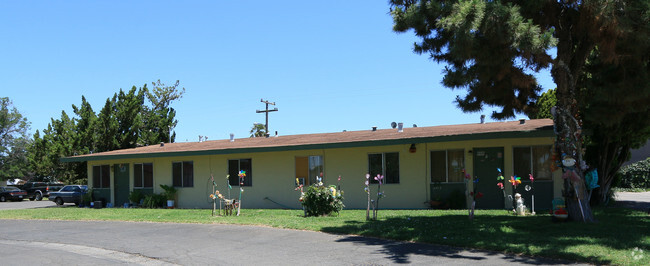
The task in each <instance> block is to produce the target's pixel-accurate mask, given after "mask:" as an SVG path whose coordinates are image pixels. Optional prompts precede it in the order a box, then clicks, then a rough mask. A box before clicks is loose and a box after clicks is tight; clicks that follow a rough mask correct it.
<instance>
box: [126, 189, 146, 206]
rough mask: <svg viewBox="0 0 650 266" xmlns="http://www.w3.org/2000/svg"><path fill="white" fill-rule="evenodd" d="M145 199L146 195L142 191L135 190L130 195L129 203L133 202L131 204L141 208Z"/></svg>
mask: <svg viewBox="0 0 650 266" xmlns="http://www.w3.org/2000/svg"><path fill="white" fill-rule="evenodd" d="M143 198H144V195H142V191H140V190H133V191H131V193H130V194H129V201H131V204H133V206H139V205H140V202H141V201H142V199H143Z"/></svg>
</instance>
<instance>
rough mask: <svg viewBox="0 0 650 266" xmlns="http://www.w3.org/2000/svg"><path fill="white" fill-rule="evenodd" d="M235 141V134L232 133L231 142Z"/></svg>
mask: <svg viewBox="0 0 650 266" xmlns="http://www.w3.org/2000/svg"><path fill="white" fill-rule="evenodd" d="M233 141H235V134H234V133H230V142H233Z"/></svg>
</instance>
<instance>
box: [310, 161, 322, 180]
mask: <svg viewBox="0 0 650 266" xmlns="http://www.w3.org/2000/svg"><path fill="white" fill-rule="evenodd" d="M322 172H323V156H309V183H310V184H315V183H316V177H317V176H320V174H321V173H322ZM323 182H325V180H323Z"/></svg>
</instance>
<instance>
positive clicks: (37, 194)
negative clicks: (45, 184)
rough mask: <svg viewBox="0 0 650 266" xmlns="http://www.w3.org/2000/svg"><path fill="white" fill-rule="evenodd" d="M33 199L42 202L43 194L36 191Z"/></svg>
mask: <svg viewBox="0 0 650 266" xmlns="http://www.w3.org/2000/svg"><path fill="white" fill-rule="evenodd" d="M34 197H35V198H36V201H41V200H43V194H42V193H41V192H40V191H36V195H35V196H34Z"/></svg>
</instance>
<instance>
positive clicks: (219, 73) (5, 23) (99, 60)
mask: <svg viewBox="0 0 650 266" xmlns="http://www.w3.org/2000/svg"><path fill="white" fill-rule="evenodd" d="M388 12H389V5H388V3H387V1H376V0H374V1H370V0H367V1H0V25H2V27H0V36H2V38H1V39H0V51H2V52H1V54H2V65H1V66H0V82H1V85H0V86H2V90H1V91H2V92H1V93H0V96H6V97H9V98H10V99H11V100H12V101H13V103H14V106H15V107H17V108H18V110H19V111H20V112H21V113H22V114H23V115H24V116H25V117H27V119H28V120H29V121H31V123H32V124H31V132H32V133H33V132H35V131H36V130H37V129H38V130H41V131H42V130H43V129H44V128H46V127H47V124H48V123H49V122H50V119H51V118H52V117H54V118H59V117H60V115H61V111H62V110H63V111H65V112H67V113H68V114H69V115H72V114H73V113H72V107H71V106H72V104H76V105H79V104H80V103H81V95H85V97H86V99H87V100H88V101H89V102H90V103H91V105H92V107H93V109H94V110H95V112H98V111H99V110H100V109H101V107H102V106H103V104H104V102H105V101H106V98H108V97H112V95H113V94H114V93H115V92H117V91H118V90H119V89H120V88H122V89H124V90H128V89H130V88H131V87H132V86H134V85H135V86H138V87H141V86H142V85H143V84H145V83H147V84H150V83H151V82H152V81H155V80H158V79H160V80H161V81H162V82H164V83H167V84H171V83H173V82H175V81H176V80H180V85H181V86H182V87H185V88H186V94H185V96H184V97H183V98H182V99H181V100H180V101H177V102H175V103H174V104H173V107H174V108H175V109H176V110H177V119H178V121H179V123H178V126H177V127H176V129H175V130H176V133H177V141H197V140H198V136H199V135H203V136H208V137H209V139H210V140H214V139H227V138H228V136H229V133H234V134H235V137H237V138H241V137H248V135H249V134H248V132H249V130H250V128H251V127H252V125H253V123H254V122H261V123H263V122H264V115H263V114H257V113H256V112H255V110H257V109H263V108H264V105H263V104H262V103H260V99H261V98H264V99H265V100H266V99H268V100H270V101H272V102H276V103H277V105H276V106H275V107H277V108H278V109H279V111H278V112H273V113H271V114H270V115H269V125H270V128H269V129H270V131H271V132H274V131H278V132H279V134H281V135H289V134H305V133H322V132H339V131H342V130H363V129H370V128H371V127H372V126H378V127H379V128H389V127H390V123H391V122H392V121H395V122H404V124H405V125H406V126H411V125H412V124H417V125H418V126H434V125H446V124H464V123H476V122H478V121H479V116H480V114H481V113H471V114H465V113H463V112H461V111H460V110H459V109H458V108H457V107H456V105H455V104H454V102H453V101H454V99H455V98H456V95H459V94H460V95H464V94H465V92H464V91H462V90H461V91H452V90H450V89H447V88H444V87H443V86H442V85H441V84H440V80H441V71H442V69H443V67H444V66H442V65H437V64H436V63H434V62H433V61H431V60H430V59H429V58H428V56H427V55H417V54H415V53H413V52H412V47H413V43H414V42H416V41H417V39H416V38H415V37H414V36H413V33H412V32H410V33H405V34H397V33H395V32H393V31H392V19H391V17H390V15H389V13H388ZM539 82H540V84H541V85H542V86H543V87H544V88H545V89H549V88H554V87H555V85H554V84H553V81H552V79H551V78H550V76H549V74H548V71H546V72H545V73H541V74H540V75H539ZM482 113H483V114H486V115H487V116H488V117H489V115H490V113H491V109H486V110H484V111H483V112H482ZM521 117H522V118H523V117H524V116H523V115H522V116H521ZM488 121H490V120H489V118H488Z"/></svg>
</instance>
